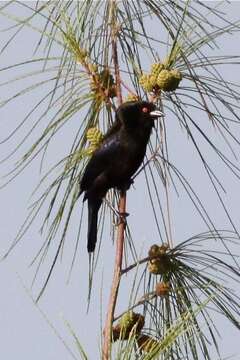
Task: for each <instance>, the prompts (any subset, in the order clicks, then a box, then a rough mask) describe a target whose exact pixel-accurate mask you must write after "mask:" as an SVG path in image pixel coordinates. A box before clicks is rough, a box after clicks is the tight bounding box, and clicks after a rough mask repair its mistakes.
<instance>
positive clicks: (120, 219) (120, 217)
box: [115, 211, 129, 226]
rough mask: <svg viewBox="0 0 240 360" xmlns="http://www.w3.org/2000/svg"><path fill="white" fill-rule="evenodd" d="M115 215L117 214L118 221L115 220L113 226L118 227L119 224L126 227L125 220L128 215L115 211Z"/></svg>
mask: <svg viewBox="0 0 240 360" xmlns="http://www.w3.org/2000/svg"><path fill="white" fill-rule="evenodd" d="M116 213H117V216H118V219H117V222H116V224H115V225H116V226H119V225H120V224H124V226H126V225H127V220H126V218H127V217H128V216H129V213H127V212H119V211H116Z"/></svg>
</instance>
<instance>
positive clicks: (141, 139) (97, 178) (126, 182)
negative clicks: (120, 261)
mask: <svg viewBox="0 0 240 360" xmlns="http://www.w3.org/2000/svg"><path fill="white" fill-rule="evenodd" d="M161 115H162V113H161V112H160V111H159V110H156V107H155V105H154V104H153V103H149V102H146V101H131V102H126V103H124V104H122V105H121V106H119V108H118V109H117V111H116V120H115V122H114V123H113V125H112V127H111V128H110V129H109V130H108V132H107V133H106V135H105V136H104V138H103V141H102V143H101V145H100V147H99V148H98V149H97V150H96V151H95V152H94V153H93V155H92V157H91V159H90V160H89V162H88V164H87V166H86V168H85V172H84V174H83V177H82V179H81V180H80V194H81V193H82V192H85V194H84V201H85V200H86V199H87V200H88V238H87V249H88V252H92V251H94V249H95V245H96V241H97V222H98V211H99V208H100V206H101V204H102V200H103V198H104V197H105V195H106V193H107V191H108V190H109V189H110V188H117V189H118V190H120V191H124V190H126V189H128V188H129V186H130V184H131V183H132V181H131V177H132V176H133V174H134V173H135V172H136V171H137V169H138V168H139V166H140V165H141V163H142V161H143V159H144V156H145V153H146V147H147V143H148V141H149V138H150V135H151V130H152V127H153V126H154V119H155V118H157V117H159V116H161Z"/></svg>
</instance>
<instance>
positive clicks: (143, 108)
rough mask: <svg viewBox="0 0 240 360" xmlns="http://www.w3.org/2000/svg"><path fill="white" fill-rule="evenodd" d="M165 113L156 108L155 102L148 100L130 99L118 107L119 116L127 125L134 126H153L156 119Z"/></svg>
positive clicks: (128, 126)
mask: <svg viewBox="0 0 240 360" xmlns="http://www.w3.org/2000/svg"><path fill="white" fill-rule="evenodd" d="M162 115H163V113H162V112H161V111H160V110H157V109H156V106H155V105H154V104H153V103H150V102H147V101H129V102H126V103H124V104H122V105H121V106H119V108H118V109H117V113H116V116H117V118H118V119H119V120H120V121H121V122H122V123H123V124H124V125H125V126H126V127H127V128H134V127H136V126H142V127H144V128H145V127H147V128H152V127H153V125H154V119H157V118H159V117H160V116H162Z"/></svg>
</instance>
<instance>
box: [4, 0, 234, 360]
mask: <svg viewBox="0 0 240 360" xmlns="http://www.w3.org/2000/svg"><path fill="white" fill-rule="evenodd" d="M3 3H4V2H2V1H1V5H2V4H3ZM29 3H34V2H29ZM208 3H209V5H210V3H211V4H213V3H214V4H216V3H217V2H215V1H211V2H208ZM224 7H225V8H227V7H228V13H229V15H228V16H229V19H231V20H232V19H234V18H236V16H239V14H240V2H239V1H234V2H231V4H230V5H227V3H226V4H225V5H224ZM16 11H17V13H16V15H18V16H20V15H21V14H24V11H23V9H22V7H19V6H16ZM0 19H1V20H0V30H1V36H0V44H1V47H2V44H4V43H5V41H6V39H8V36H9V35H8V33H7V32H4V31H2V30H3V29H5V28H6V27H8V26H9V25H10V24H12V22H9V21H8V20H7V19H5V18H4V17H2V16H1V18H0ZM151 26H152V27H153V28H154V22H152V25H151ZM155 26H156V24H155ZM154 31H156V32H158V29H157V28H154ZM38 39H39V34H37V33H35V32H34V31H32V30H30V29H26V30H24V31H22V32H21V33H20V35H19V36H18V37H17V38H16V39H15V41H14V42H13V43H12V45H11V46H10V47H9V48H8V50H7V51H6V52H4V53H3V54H1V57H0V68H3V67H5V66H7V65H9V64H14V63H15V62H20V61H21V60H25V59H28V58H31V56H32V54H33V50H34V45H35V44H36V42H37V40H38ZM239 40H240V39H239V33H237V34H234V35H233V36H232V37H230V36H224V37H223V38H222V39H221V40H220V41H219V45H220V50H219V51H222V53H223V54H237V55H240V47H239V43H240V42H239ZM222 70H223V75H224V77H226V78H228V79H231V80H234V81H237V82H238V83H239V80H240V75H239V74H240V72H239V69H238V67H234V68H233V67H232V66H228V67H225V68H223V69H222ZM25 72H26V69H25V70H24V71H23V73H25ZM16 74H21V71H20V72H16V71H15V70H12V73H10V72H8V73H7V74H6V73H4V72H1V73H0V82H1V83H3V82H5V81H8V80H9V76H10V77H11V78H12V77H14V75H16ZM23 82H24V81H23ZM23 82H22V83H23ZM183 82H184V81H183ZM22 83H21V84H22ZM21 86H22V85H20V84H18V83H16V84H14V87H10V88H9V90H7V88H6V87H4V91H3V90H2V89H3V87H2V86H1V87H0V99H1V100H2V99H4V98H6V97H7V96H9V95H10V94H11V91H13V88H14V91H17V89H21ZM39 96H41V97H42V96H43V88H41V89H39V90H36V91H35V92H34V93H33V96H27V97H26V98H23V99H17V100H16V101H14V102H11V103H10V104H9V106H6V107H5V108H2V109H1V112H0V119H1V140H2V139H4V137H5V136H6V135H5V134H9V131H10V129H12V128H13V126H14V124H15V125H16V124H18V123H19V121H20V120H21V119H22V118H23V114H26V113H27V111H28V110H29V109H30V106H33V105H34V104H36V103H37V101H38V99H39ZM79 116H80V115H79ZM196 116H197V114H196ZM166 120H167V121H169V123H170V122H171V121H173V120H172V119H171V117H170V116H169V117H168V118H167V119H166ZM174 121H175V120H174ZM203 121H204V120H203ZM43 125H45V124H44V123H43ZM66 131H67V132H65V133H64V136H65V138H64V141H61V142H58V143H55V144H54V146H52V149H54V150H52V151H55V154H54V153H52V157H51V160H49V163H48V164H49V165H53V164H54V157H55V155H56V158H58V156H59V154H61V153H62V152H64V151H65V150H66V149H67V147H68V143H67V137H68V136H69V137H70V136H72V134H73V133H74V125H72V122H71V126H69V127H68V128H67V130H66ZM209 131H214V130H212V129H209ZM237 131H238V132H239V128H238V129H237ZM170 133H172V136H173V137H172V138H173V142H172V147H171V150H170V152H171V153H172V154H174V158H175V161H176V162H177V161H179V162H182V164H183V168H184V169H185V171H186V172H187V173H188V174H191V179H192V182H193V183H194V185H195V187H196V188H197V191H199V193H200V194H201V195H202V196H203V197H205V201H207V203H208V209H209V211H210V213H212V214H214V216H215V219H216V223H217V224H218V225H219V228H224V227H227V222H226V218H225V216H224V215H223V212H222V210H220V207H219V205H218V203H217V201H216V196H215V195H213V194H212V192H211V188H210V186H209V184H208V180H207V178H206V176H204V175H203V174H202V172H201V177H200V176H199V162H196V155H195V154H193V152H192V150H191V149H192V148H190V146H189V144H188V142H187V141H186V139H184V140H183V139H182V138H181V137H179V134H183V133H181V131H180V130H179V129H176V128H173V127H172V128H171V126H170ZM66 134H67V136H66ZM183 137H185V135H183ZM17 138H18V139H20V136H19V135H17V136H16V137H14V138H13V140H10V141H9V143H5V144H3V145H1V158H3V157H4V156H5V155H6V154H7V153H8V151H9V149H12V147H13V145H14V142H16V141H17ZM26 148H27V146H25V148H24V149H26ZM50 149H51V148H50ZM22 154H23V151H22ZM207 155H208V156H209V161H212V162H213V161H214V157H213V156H212V154H210V153H209V154H208V153H207ZM16 159H17V158H16ZM11 165H12V163H11V164H10V163H9V162H6V163H4V164H2V167H1V174H5V173H6V172H7V171H9V170H10V169H11ZM218 169H219V170H218V173H219V174H220V176H221V174H224V177H225V184H226V186H227V190H228V192H227V195H226V197H225V198H226V202H227V204H228V205H229V207H230V209H231V214H232V217H233V219H234V221H235V223H236V225H237V227H238V229H240V219H239V182H238V181H237V180H236V179H234V178H232V176H231V175H230V173H229V172H227V171H226V170H225V168H224V167H223V166H222V165H221V164H219V167H218ZM45 170H46V168H45ZM143 180H144V178H143V176H140V177H139V178H138V179H137V180H136V183H135V190H134V189H131V191H130V192H129V196H128V211H129V212H130V214H131V216H130V220H129V221H131V227H132V231H133V233H134V234H135V238H136V239H138V241H139V247H140V248H141V247H142V246H145V249H146V248H147V247H148V245H149V244H152V243H155V242H157V241H156V239H157V230H156V225H155V223H154V221H153V219H152V213H151V207H150V203H149V200H148V197H147V188H146V185H145V182H144V181H143ZM38 181H39V162H38V163H37V164H31V165H30V166H29V167H28V168H27V169H26V171H25V172H24V173H23V174H21V175H20V176H19V177H18V178H17V179H16V180H15V181H14V182H11V183H10V184H9V185H8V186H7V187H5V188H3V189H2V190H1V193H0V199H1V201H0V213H1V226H0V237H1V247H0V253H1V254H3V253H4V251H6V249H7V248H8V246H9V244H10V243H11V242H12V240H13V238H14V236H15V235H16V233H17V231H18V230H19V228H20V226H21V224H22V223H23V221H24V219H25V217H26V215H27V213H28V212H27V207H28V206H29V205H30V204H31V199H30V195H31V193H32V191H33V189H34V188H35V186H36V185H37V183H38ZM171 200H172V203H174V209H173V214H174V236H175V238H176V243H178V242H180V241H183V240H185V239H186V238H187V237H189V236H191V235H193V234H197V233H199V232H201V231H204V230H206V228H204V227H203V224H202V223H201V222H200V221H199V218H198V217H197V216H193V208H192V206H191V205H190V202H189V200H188V199H187V197H186V196H184V195H183V196H181V197H180V198H179V199H177V198H175V197H174V196H172V198H171ZM79 211H80V206H79ZM85 213H86V212H85ZM78 218H79V214H78V213H77V212H76V211H75V213H74V217H73V220H72V226H71V231H70V233H69V235H68V238H67V243H66V245H65V249H64V254H63V261H62V263H61V264H59V263H58V265H57V267H56V269H55V271H54V273H53V276H52V279H51V281H50V283H49V285H48V288H47V291H46V293H45V294H44V296H43V297H42V299H41V301H40V303H39V306H40V308H41V309H42V310H43V312H44V313H45V314H46V315H47V318H48V319H49V321H50V322H51V323H52V324H53V325H54V327H55V328H56V329H57V331H58V332H59V334H60V335H61V336H62V338H63V339H64V340H65V341H66V342H67V343H68V344H69V347H70V348H71V350H72V351H73V352H75V353H76V347H75V345H74V341H73V339H72V337H71V334H70V332H69V330H68V328H67V327H66V325H65V324H64V320H63V318H65V319H66V320H67V321H68V322H69V323H70V324H71V326H72V327H73V329H74V330H75V331H76V334H77V335H78V337H79V339H80V340H81V341H82V344H83V345H84V347H85V349H86V351H87V353H88V354H89V356H90V359H91V360H92V359H96V358H98V355H97V354H98V349H97V345H96V344H97V341H98V339H99V333H100V331H98V329H100V326H101V314H100V312H99V309H100V308H101V298H100V295H101V294H100V288H101V281H102V277H104V288H103V291H104V297H103V301H102V306H103V319H105V310H106V306H105V305H106V299H107V297H108V295H109V288H110V279H111V272H112V263H113V254H114V248H113V246H112V244H111V243H110V241H109V239H108V238H107V236H108V234H107V236H106V238H104V239H103V240H104V241H103V244H102V249H101V252H100V261H99V263H98V274H97V275H96V277H95V282H94V288H93V294H94V295H93V297H92V304H91V306H90V310H89V313H88V315H87V316H85V314H86V294H87V275H88V262H87V260H88V259H87V253H86V249H85V245H86V239H85V238H83V239H82V238H81V240H82V241H81V244H80V249H79V251H78V255H77V260H76V264H75V266H74V269H73V273H72V277H71V281H70V282H69V284H67V279H68V272H69V268H70V265H71V259H72V254H73V251H74V241H72V239H74V240H75V238H76V229H77V227H78ZM84 219H85V218H84ZM40 225H41V221H40V220H39V221H36V222H35V223H34V224H33V226H32V227H31V228H30V230H29V231H28V233H27V234H26V236H25V237H24V239H23V240H22V241H21V243H20V244H19V246H18V247H17V248H16V249H15V250H14V251H13V252H12V254H11V255H10V256H9V257H8V258H7V259H6V260H5V261H3V262H1V264H0V283H1V285H2V291H1V296H0V356H1V358H2V359H4V360H12V359H15V358H18V359H25V360H28V359H33V358H34V359H35V360H38V359H41V360H43V359H44V360H53V359H58V360H62V359H64V360H68V359H69V360H70V359H72V356H71V355H70V354H69V352H68V351H67V350H66V349H65V348H64V345H63V344H62V342H61V341H59V339H58V338H57V336H56V335H55V334H54V332H53V330H52V329H51V328H50V326H49V324H48V323H47V321H46V320H45V319H44V318H43V317H42V315H41V314H40V312H39V311H38V309H37V308H36V306H35V305H34V304H33V302H32V301H31V298H30V297H29V296H28V295H27V293H26V291H25V289H24V287H23V285H22V283H21V281H20V278H21V279H22V280H23V282H24V284H26V286H27V288H30V286H31V280H32V277H33V271H32V270H31V268H29V264H30V262H31V260H32V258H33V257H34V255H35V254H36V253H37V251H38V249H39V247H40V246H41V244H42V240H43V238H42V237H41V236H40V234H39V227H40ZM106 226H107V224H106ZM150 229H151V231H150ZM85 230H86V229H84V228H83V232H82V234H86V231H85ZM47 264H49V263H47ZM45 271H47V267H46V268H45ZM17 274H19V276H20V278H19V277H18V275H17ZM45 275H46V273H43V275H40V280H41V279H44V276H45ZM40 280H39V281H40ZM39 284H40V282H39ZM125 284H126V281H125V280H124V281H123V285H124V286H125ZM120 290H121V294H120V301H119V303H120V308H121V306H124V305H125V304H124V302H123V300H124V298H126V297H127V296H128V293H127V292H126V290H124V287H123V286H121V289H120ZM236 290H237V289H236ZM237 291H238V293H239V289H238V290H237ZM36 294H37V289H36V290H34V295H36ZM122 304H124V305H122ZM218 324H219V330H220V332H221V334H222V336H223V339H222V340H220V341H219V343H220V344H221V350H222V355H223V357H227V356H230V355H234V356H233V358H234V359H240V352H239V340H238V339H239V333H238V332H237V331H236V330H235V329H233V326H232V325H231V324H229V323H228V322H227V321H225V320H223V319H221V320H219V321H218ZM214 358H215V357H214Z"/></svg>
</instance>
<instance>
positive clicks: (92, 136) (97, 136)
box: [86, 127, 103, 155]
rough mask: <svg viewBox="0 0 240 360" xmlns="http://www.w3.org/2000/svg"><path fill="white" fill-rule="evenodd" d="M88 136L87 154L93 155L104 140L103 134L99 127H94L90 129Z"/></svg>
mask: <svg viewBox="0 0 240 360" xmlns="http://www.w3.org/2000/svg"><path fill="white" fill-rule="evenodd" d="M86 138H87V140H88V141H89V147H88V148H87V149H86V155H92V153H93V152H94V151H95V150H96V149H97V148H98V147H99V146H100V144H101V142H102V140H103V134H102V132H101V131H100V130H99V129H98V128H96V127H92V128H90V129H88V131H87V135H86Z"/></svg>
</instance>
